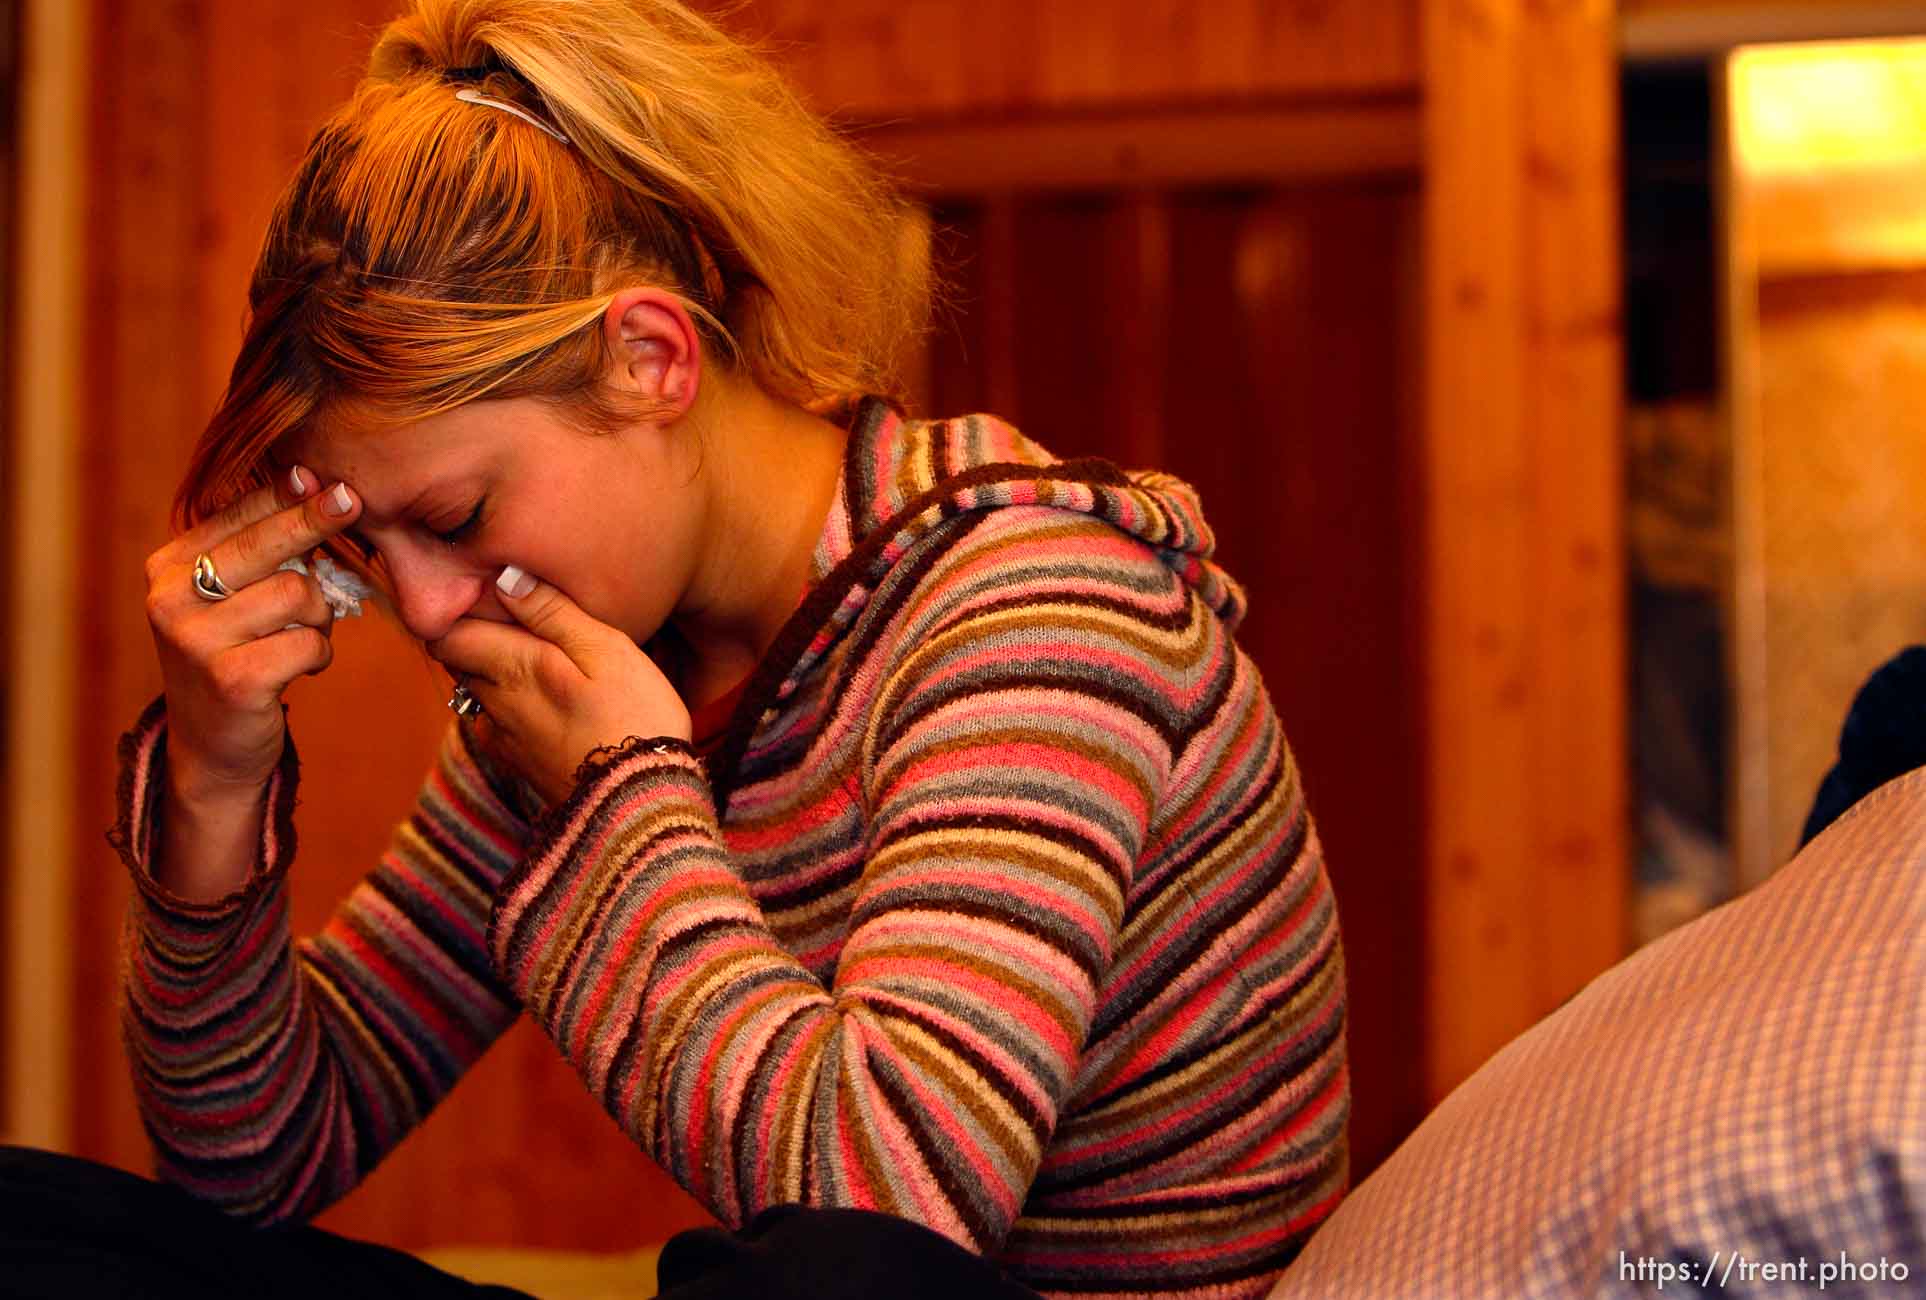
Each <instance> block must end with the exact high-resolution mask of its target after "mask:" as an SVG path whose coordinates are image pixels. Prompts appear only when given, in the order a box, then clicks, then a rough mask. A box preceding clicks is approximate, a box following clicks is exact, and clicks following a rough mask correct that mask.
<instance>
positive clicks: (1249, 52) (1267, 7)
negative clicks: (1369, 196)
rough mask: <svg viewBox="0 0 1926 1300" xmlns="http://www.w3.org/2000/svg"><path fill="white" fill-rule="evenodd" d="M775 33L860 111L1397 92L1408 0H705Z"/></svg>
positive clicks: (1406, 71) (1414, 32)
mask: <svg viewBox="0 0 1926 1300" xmlns="http://www.w3.org/2000/svg"><path fill="white" fill-rule="evenodd" d="M706 7H708V8H712V9H722V10H725V11H727V12H729V13H730V14H731V18H730V21H731V22H732V23H733V24H734V25H736V26H737V27H738V28H739V29H741V30H744V31H747V32H751V33H755V34H758V35H762V36H765V37H767V38H768V39H769V40H771V41H772V42H774V43H775V45H776V46H777V48H778V49H779V50H780V51H781V52H782V53H783V54H784V55H785V56H786V62H787V63H788V64H789V66H790V68H791V69H792V71H793V75H794V76H795V77H796V79H797V81H798V82H799V83H800V84H801V86H802V88H803V90H804V91H805V92H806V93H807V94H808V95H809V96H810V97H811V98H812V99H813V100H814V101H815V102H816V104H817V105H818V106H819V107H821V108H822V109H824V110H825V111H830V112H835V113H837V114H839V115H843V116H847V117H857V118H877V117H892V116H896V115H914V116H919V117H927V116H932V115H935V116H960V115H990V114H1021V113H1024V112H1031V111H1035V110H1038V109H1042V108H1078V109H1086V108H1087V109H1103V110H1114V109H1117V108H1121V107H1129V106H1138V105H1144V104H1159V105H1166V106H1167V105H1172V104H1179V103H1195V102H1219V103H1221V102H1224V101H1230V100H1254V99H1267V98H1302V97H1305V96H1308V95H1323V96H1332V95H1373V94H1381V93H1387V92H1389V93H1408V92H1410V91H1411V90H1412V89H1413V88H1414V87H1415V86H1416V85H1417V82H1418V9H1417V4H1416V0H1369V2H1368V3H1346V4H1328V3H1317V4H1279V3H1276V0H1210V3H1208V4H1199V3H1196V0H1048V3H1044V4H1038V3H1036V2H1035V0H749V2H748V3H747V4H744V5H741V6H737V5H735V4H734V3H716V4H711V5H708V6H706Z"/></svg>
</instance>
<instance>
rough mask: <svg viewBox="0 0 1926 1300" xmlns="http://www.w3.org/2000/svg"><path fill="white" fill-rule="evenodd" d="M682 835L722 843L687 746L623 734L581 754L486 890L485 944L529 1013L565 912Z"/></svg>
mask: <svg viewBox="0 0 1926 1300" xmlns="http://www.w3.org/2000/svg"><path fill="white" fill-rule="evenodd" d="M692 843H693V844H696V845H699V846H700V847H701V848H702V849H703V850H706V851H707V852H705V854H704V856H710V855H712V854H719V853H721V852H722V850H721V848H720V843H721V832H720V831H719V830H718V828H717V824H716V811H715V799H714V796H713V794H712V793H711V791H710V789H709V779H708V774H707V772H706V771H705V770H704V768H703V765H702V760H701V758H699V757H698V756H697V754H696V752H695V750H694V749H692V748H691V747H690V746H689V745H688V744H687V743H685V742H683V741H680V740H674V739H667V738H663V739H654V740H636V739H630V740H628V741H625V742H624V743H623V744H621V745H619V746H614V747H611V748H607V749H601V750H597V751H595V752H594V753H592V754H590V755H589V757H588V758H587V759H586V760H584V762H583V763H582V765H581V767H580V768H579V769H577V771H576V774H575V788H574V790H573V792H572V793H571V794H570V795H569V796H568V798H567V799H565V800H564V801H563V802H561V803H559V804H557V805H556V806H555V807H554V808H552V809H550V810H549V812H548V814H547V815H546V816H545V817H544V818H543V819H542V822H541V825H540V826H539V827H538V828H537V830H536V833H535V835H534V837H533V839H532V840H531V843H530V848H529V852H528V854H527V856H526V857H524V858H523V859H522V860H521V861H520V862H519V863H517V864H516V866H515V867H514V869H513V870H511V871H510V872H509V873H508V875H507V877H505V878H504V879H503V881H502V885H501V889H500V890H499V891H498V892H497V894H496V896H495V908H494V914H493V916H492V917H491V918H490V921H489V927H488V950H489V952H490V953H491V954H492V955H493V956H494V959H495V965H496V968H497V969H498V970H499V971H500V973H501V974H502V976H503V978H504V979H506V980H507V982H508V984H509V987H510V988H512V989H513V990H514V991H515V993H516V994H517V996H519V997H520V998H521V999H522V1000H523V1002H524V1005H528V1006H530V1008H531V1009H532V1010H537V1011H538V1012H539V1008H538V1007H536V1006H535V1005H534V1004H533V1003H532V1002H530V1001H529V998H530V993H531V989H532V988H533V986H534V985H535V984H536V983H537V982H538V979H539V973H540V972H541V971H542V970H543V969H546V968H548V967H549V966H550V965H551V963H552V961H553V960H556V959H561V958H565V957H566V955H567V954H566V953H563V952H557V951H551V950H552V949H557V948H559V947H560V945H561V944H563V943H564V942H565V940H564V939H563V938H562V936H564V935H571V934H576V933H577V930H578V927H576V926H574V925H570V924H567V923H566V918H567V917H568V916H570V915H571V914H575V913H577V912H579V911H580V910H581V909H583V908H588V909H593V908H594V907H595V905H596V903H595V899H596V896H597V895H598V894H599V893H600V892H601V890H600V889H598V888H597V885H598V884H600V883H602V882H603V881H604V879H605V878H606V877H607V876H608V875H610V874H611V873H616V872H623V871H625V870H628V869H630V868H632V866H633V865H634V864H635V862H636V861H637V860H638V859H640V858H642V857H644V856H647V855H651V854H654V853H657V852H660V851H664V850H667V849H670V848H674V847H678V846H681V847H685V848H686V847H688V846H690V845H691V844H692ZM618 845H619V846H620V850H619V859H618V853H617V850H616V846H618ZM551 982H552V981H551Z"/></svg>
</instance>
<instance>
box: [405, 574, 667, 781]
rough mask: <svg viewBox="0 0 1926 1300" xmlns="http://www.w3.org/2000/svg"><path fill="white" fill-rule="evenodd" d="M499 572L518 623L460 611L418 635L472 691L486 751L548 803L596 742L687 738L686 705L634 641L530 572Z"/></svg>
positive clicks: (504, 598) (504, 596) (504, 600)
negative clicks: (431, 636) (439, 632)
mask: <svg viewBox="0 0 1926 1300" xmlns="http://www.w3.org/2000/svg"><path fill="white" fill-rule="evenodd" d="M502 577H503V580H502V581H499V582H497V583H496V589H497V591H498V593H499V594H500V596H501V603H502V606H503V607H504V608H506V609H507V610H508V611H509V613H511V614H513V615H514V616H515V619H516V623H518V624H519V626H516V625H515V624H509V623H497V622H493V621H490V620H488V619H480V618H464V619H462V620H461V621H460V622H458V623H456V624H455V626H454V627H453V629H451V630H450V631H449V633H448V635H446V636H444V637H442V638H441V639H440V640H438V641H431V642H429V644H428V653H429V654H431V655H433V656H434V657H435V658H436V659H438V660H439V661H440V662H441V663H442V665H443V666H444V667H446V668H447V669H448V670H449V671H450V672H451V673H454V674H455V676H456V677H457V679H458V680H460V681H461V682H462V683H463V684H464V685H465V686H466V687H467V688H468V692H469V694H471V695H473V696H474V697H475V698H476V699H478V700H480V701H481V705H482V711H483V715H484V716H483V720H482V725H483V726H484V728H485V729H486V732H487V735H486V736H485V738H484V743H485V744H486V745H487V747H488V750H489V752H490V753H491V754H493V755H495V756H496V757H498V758H500V759H502V760H504V761H506V762H507V763H509V764H510V765H512V766H513V767H515V768H516V769H517V770H518V771H519V772H520V773H521V774H522V776H523V777H524V778H525V779H526V780H527V781H528V782H529V784H530V785H532V786H534V787H535V789H536V791H537V792H538V793H539V794H540V795H541V796H542V797H543V798H544V799H546V800H548V801H549V802H550V803H558V802H560V801H561V800H563V799H565V798H567V797H568V795H569V792H570V791H571V790H572V789H573V788H574V784H575V772H576V769H577V768H578V767H580V766H581V763H582V760H583V759H584V758H585V757H587V756H588V753H589V751H590V750H592V749H595V748H596V747H598V746H601V745H617V744H620V743H621V742H622V741H624V740H626V739H627V738H629V737H630V736H642V737H647V738H654V737H657V736H672V737H674V738H676V739H678V740H687V739H689V734H690V731H689V710H688V706H687V705H685V704H684V703H683V702H682V697H681V696H679V695H677V694H676V691H675V687H674V686H672V685H670V684H669V679H668V678H667V677H665V676H664V675H663V673H662V670H661V669H660V668H658V667H656V665H655V661H654V660H652V659H650V658H649V657H648V655H646V654H644V653H643V652H642V649H641V647H640V646H638V645H636V644H635V642H634V641H632V640H630V639H629V638H628V636H627V635H625V634H624V633H622V632H621V631H619V630H617V629H616V628H612V627H610V626H609V625H608V624H606V623H603V622H600V621H598V620H597V619H595V618H593V617H592V616H590V615H589V614H587V613H585V612H584V611H583V610H582V608H581V607H580V606H579V605H577V604H576V603H575V602H574V601H572V600H570V599H569V598H568V597H567V596H565V595H563V594H562V593H561V592H560V591H559V590H557V589H556V588H555V587H552V586H550V585H549V584H548V583H546V582H542V581H540V580H539V579H536V578H534V576H533V575H531V574H527V573H523V572H522V571H520V570H518V569H513V568H510V569H507V570H504V572H503V575H502ZM518 590H519V591H520V594H517V592H518Z"/></svg>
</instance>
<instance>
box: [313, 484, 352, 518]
mask: <svg viewBox="0 0 1926 1300" xmlns="http://www.w3.org/2000/svg"><path fill="white" fill-rule="evenodd" d="M352 509H354V498H353V497H351V496H349V495H348V485H347V484H346V483H336V484H335V485H334V490H333V491H332V492H330V493H328V495H327V496H325V497H323V498H321V513H322V514H324V515H345V514H347V513H348V511H350V510H352Z"/></svg>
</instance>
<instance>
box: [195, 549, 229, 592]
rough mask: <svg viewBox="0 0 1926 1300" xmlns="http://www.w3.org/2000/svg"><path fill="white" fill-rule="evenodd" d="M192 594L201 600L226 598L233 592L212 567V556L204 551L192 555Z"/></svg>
mask: <svg viewBox="0 0 1926 1300" xmlns="http://www.w3.org/2000/svg"><path fill="white" fill-rule="evenodd" d="M194 594H195V595H197V596H199V597H200V598H201V599H202V600H226V599H227V598H228V597H229V596H232V595H233V594H234V593H233V592H232V591H230V590H228V586H227V584H226V583H225V582H222V581H221V575H220V573H219V572H217V571H216V570H215V568H214V557H213V556H211V555H209V554H208V553H207V552H206V551H202V552H201V553H200V554H199V555H196V556H195V557H194Z"/></svg>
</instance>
